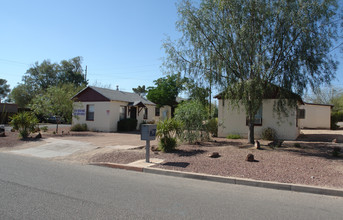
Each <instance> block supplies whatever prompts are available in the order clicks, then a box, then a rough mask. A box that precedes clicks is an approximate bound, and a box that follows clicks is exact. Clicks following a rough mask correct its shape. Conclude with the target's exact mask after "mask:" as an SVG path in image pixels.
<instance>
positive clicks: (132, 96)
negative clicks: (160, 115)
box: [89, 86, 155, 105]
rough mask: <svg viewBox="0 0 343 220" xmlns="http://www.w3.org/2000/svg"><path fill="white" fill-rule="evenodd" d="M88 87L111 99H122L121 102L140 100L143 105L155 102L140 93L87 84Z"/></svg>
mask: <svg viewBox="0 0 343 220" xmlns="http://www.w3.org/2000/svg"><path fill="white" fill-rule="evenodd" d="M89 88H91V89H93V90H95V91H96V92H98V93H100V94H101V95H103V96H105V97H106V98H108V99H109V100H111V101H123V102H134V103H136V102H142V103H143V104H144V105H155V103H153V102H151V101H149V100H147V99H145V98H144V97H141V96H140V95H138V94H136V93H132V92H123V91H119V90H113V89H104V88H99V87H94V86H89Z"/></svg>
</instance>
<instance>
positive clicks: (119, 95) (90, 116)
mask: <svg viewBox="0 0 343 220" xmlns="http://www.w3.org/2000/svg"><path fill="white" fill-rule="evenodd" d="M73 99H74V101H75V102H74V116H75V117H73V123H72V124H73V125H74V124H84V123H85V124H87V127H88V129H90V130H96V131H104V132H115V131H117V130H118V128H117V124H118V121H120V120H122V119H125V118H134V119H137V122H138V123H137V129H138V128H139V125H140V124H141V123H143V122H144V121H145V122H152V121H158V120H160V119H161V118H165V117H169V115H170V112H168V111H170V110H168V109H167V108H161V109H159V108H156V104H155V103H153V102H151V101H149V100H147V99H145V98H144V97H142V96H140V95H138V94H136V93H130V92H123V91H119V90H112V89H104V88H98V87H94V86H88V87H86V88H84V89H83V90H81V91H80V92H79V93H77V94H76V95H75V96H74V97H73Z"/></svg>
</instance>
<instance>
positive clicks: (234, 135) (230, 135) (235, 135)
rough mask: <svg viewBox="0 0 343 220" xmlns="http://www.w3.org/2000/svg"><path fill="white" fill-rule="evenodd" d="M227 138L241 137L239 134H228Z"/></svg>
mask: <svg viewBox="0 0 343 220" xmlns="http://www.w3.org/2000/svg"><path fill="white" fill-rule="evenodd" d="M226 138H227V139H241V138H242V137H241V136H240V135H239V134H229V135H228V136H227V137H226Z"/></svg>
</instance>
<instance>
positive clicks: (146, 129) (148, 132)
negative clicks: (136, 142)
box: [141, 124, 157, 163]
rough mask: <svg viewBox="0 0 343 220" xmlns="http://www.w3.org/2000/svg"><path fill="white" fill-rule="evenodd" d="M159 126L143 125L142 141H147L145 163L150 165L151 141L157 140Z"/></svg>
mask: <svg viewBox="0 0 343 220" xmlns="http://www.w3.org/2000/svg"><path fill="white" fill-rule="evenodd" d="M156 129H157V125H153V124H142V125H141V140H146V145H145V162H147V163H150V140H155V139H156Z"/></svg>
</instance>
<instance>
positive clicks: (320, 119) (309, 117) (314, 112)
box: [299, 103, 333, 129]
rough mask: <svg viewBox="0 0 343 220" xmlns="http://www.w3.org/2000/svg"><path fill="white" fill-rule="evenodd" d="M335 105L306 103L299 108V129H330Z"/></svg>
mask: <svg viewBox="0 0 343 220" xmlns="http://www.w3.org/2000/svg"><path fill="white" fill-rule="evenodd" d="M332 108H333V105H324V104H314V103H304V105H300V106H299V110H300V116H299V127H300V128H314V129H330V127H331V110H332Z"/></svg>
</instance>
